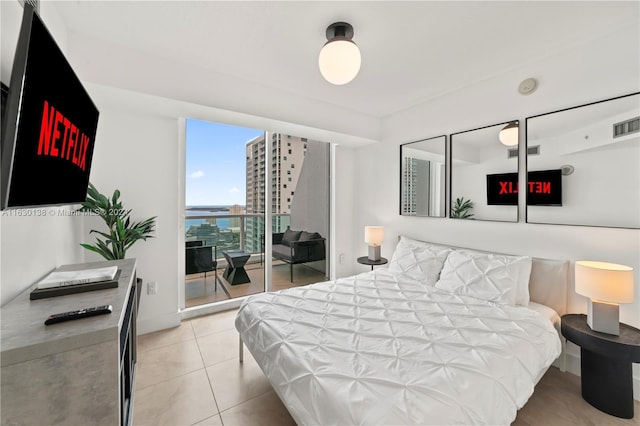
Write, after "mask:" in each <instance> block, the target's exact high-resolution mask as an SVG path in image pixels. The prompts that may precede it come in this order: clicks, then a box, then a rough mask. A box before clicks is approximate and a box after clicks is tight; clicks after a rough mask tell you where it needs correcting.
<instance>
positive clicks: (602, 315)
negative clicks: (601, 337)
mask: <svg viewBox="0 0 640 426" xmlns="http://www.w3.org/2000/svg"><path fill="white" fill-rule="evenodd" d="M587 324H588V325H589V327H591V329H592V330H593V331H599V332H601V333H607V334H612V335H614V336H619V335H620V306H619V305H617V304H615V303H607V302H600V301H597V300H591V299H589V302H588V308H587Z"/></svg>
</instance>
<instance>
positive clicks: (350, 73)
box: [318, 39, 362, 85]
mask: <svg viewBox="0 0 640 426" xmlns="http://www.w3.org/2000/svg"><path fill="white" fill-rule="evenodd" d="M361 61H362V59H361V57H360V49H358V46H357V45H356V44H355V43H354V42H352V41H351V40H345V39H334V40H330V41H328V42H327V43H326V44H325V45H324V46H323V47H322V50H320V56H319V57H318V66H319V67H320V73H321V74H322V76H323V77H324V78H325V80H327V81H328V82H329V83H331V84H335V85H342V84H347V83H349V82H350V81H351V80H353V79H354V78H355V77H356V75H358V72H359V71H360V63H361Z"/></svg>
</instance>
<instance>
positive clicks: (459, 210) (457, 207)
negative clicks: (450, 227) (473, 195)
mask: <svg viewBox="0 0 640 426" xmlns="http://www.w3.org/2000/svg"><path fill="white" fill-rule="evenodd" d="M471 209H473V201H471V200H465V199H464V197H460V198H456V202H455V203H454V204H453V206H452V207H451V217H452V218H455V219H471V218H472V217H473V213H471Z"/></svg>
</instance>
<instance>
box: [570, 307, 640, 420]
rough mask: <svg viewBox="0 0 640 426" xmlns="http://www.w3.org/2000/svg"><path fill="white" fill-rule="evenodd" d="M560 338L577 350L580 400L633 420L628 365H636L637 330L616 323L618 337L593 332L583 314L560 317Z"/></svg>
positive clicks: (639, 351)
mask: <svg viewBox="0 0 640 426" xmlns="http://www.w3.org/2000/svg"><path fill="white" fill-rule="evenodd" d="M561 330H562V335H563V336H564V337H565V338H567V340H569V341H571V342H573V343H575V344H576V345H578V346H580V374H581V376H582V377H581V379H582V398H584V400H585V401H587V402H588V403H589V404H591V405H593V406H594V407H596V408H597V409H599V410H600V411H604V412H605V413H607V414H611V415H612V416H616V417H621V418H623V419H631V418H633V376H632V363H634V362H640V330H639V329H637V328H635V327H631V326H630V325H627V324H622V323H620V335H619V336H614V335H611V334H606V333H600V332H598V331H593V330H591V328H590V327H589V326H588V325H587V316H586V315H584V314H568V315H563V316H562V323H561Z"/></svg>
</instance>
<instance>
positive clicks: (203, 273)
mask: <svg viewBox="0 0 640 426" xmlns="http://www.w3.org/2000/svg"><path fill="white" fill-rule="evenodd" d="M329 152H330V149H329V143H326V142H320V141H314V140H310V139H307V138H304V137H299V136H292V135H286V134H282V133H271V132H265V131H263V130H258V129H251V128H246V127H238V126H231V125H227V124H221V123H213V122H206V121H200V120H194V119H187V120H186V155H185V227H184V229H185V235H184V256H185V257H184V259H185V284H184V308H194V307H199V306H203V305H209V304H213V303H218V302H222V301H226V300H230V299H237V298H239V297H243V296H248V295H251V294H255V293H260V292H264V291H271V290H281V289H285V288H289V287H293V286H298V285H304V284H309V283H312V282H318V281H324V280H326V279H327V276H328V273H329V268H328V259H329V251H328V250H329V217H330V215H329V211H330V205H329V200H330V196H329V188H330V185H329V171H330V154H329ZM267 213H268V214H267ZM265 223H270V227H266V226H265ZM267 241H268V243H267ZM181 250H182V249H181Z"/></svg>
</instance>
